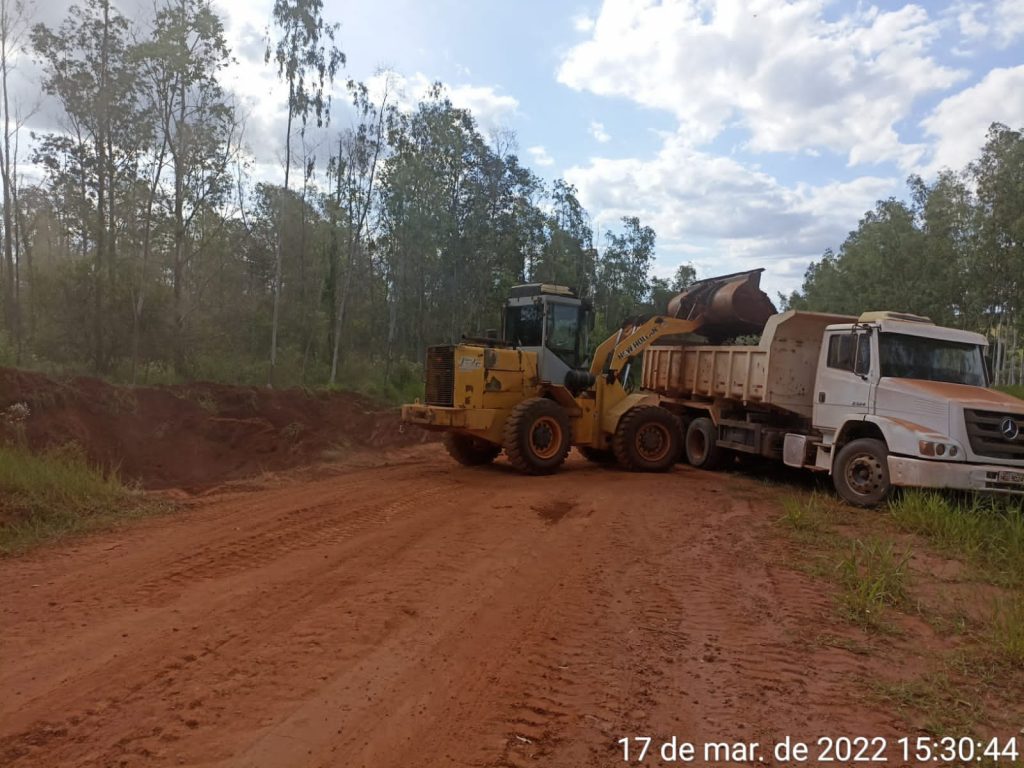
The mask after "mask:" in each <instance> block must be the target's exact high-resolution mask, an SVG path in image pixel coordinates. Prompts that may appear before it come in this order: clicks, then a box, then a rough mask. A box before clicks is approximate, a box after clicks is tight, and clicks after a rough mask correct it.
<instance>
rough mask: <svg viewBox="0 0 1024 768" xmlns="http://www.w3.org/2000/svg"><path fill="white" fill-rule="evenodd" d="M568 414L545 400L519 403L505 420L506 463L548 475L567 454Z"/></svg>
mask: <svg viewBox="0 0 1024 768" xmlns="http://www.w3.org/2000/svg"><path fill="white" fill-rule="evenodd" d="M569 438H570V434H569V414H567V413H566V412H565V409H564V408H562V406H560V405H559V404H558V403H556V402H554V401H553V400H548V399H547V398H546V397H531V398H529V399H528V400H523V402H521V403H519V404H518V405H517V406H516V407H515V408H513V409H512V413H511V414H509V417H508V419H507V420H506V421H505V429H504V445H505V453H507V454H508V461H509V464H511V465H512V466H513V467H515V468H516V469H518V470H519V471H520V472H526V473H527V474H530V475H549V474H551V473H552V472H554V471H555V470H557V469H558V468H559V467H560V466H562V463H563V462H564V461H565V457H566V456H568V455H569V446H570V439H569Z"/></svg>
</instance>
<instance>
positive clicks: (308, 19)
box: [0, 0, 695, 402]
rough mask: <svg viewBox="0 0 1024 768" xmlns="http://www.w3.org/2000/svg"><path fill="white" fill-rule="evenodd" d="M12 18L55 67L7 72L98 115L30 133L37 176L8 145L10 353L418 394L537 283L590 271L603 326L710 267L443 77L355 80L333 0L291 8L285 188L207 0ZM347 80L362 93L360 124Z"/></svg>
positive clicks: (1, 115) (1, 315)
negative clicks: (600, 206) (614, 215)
mask: <svg viewBox="0 0 1024 768" xmlns="http://www.w3.org/2000/svg"><path fill="white" fill-rule="evenodd" d="M11 11H12V13H13V12H16V15H17V18H16V19H12V20H10V23H9V25H8V26H6V27H5V29H4V30H0V36H5V37H4V39H3V42H4V43H5V45H6V46H7V48H6V50H7V55H8V56H9V57H10V58H11V60H14V59H18V60H21V59H26V60H27V59H31V58H34V59H35V61H36V63H37V64H38V66H33V67H25V68H18V70H17V72H15V71H14V70H13V69H10V70H8V69H4V70H3V71H0V80H2V82H0V85H2V86H3V87H4V89H5V90H6V88H7V85H8V83H7V79H8V78H18V77H23V76H24V73H26V72H31V73H32V76H34V77H36V78H38V79H37V80H36V81H35V82H33V83H31V85H32V88H33V89H34V90H35V91H41V92H43V93H45V94H46V95H47V96H48V97H49V98H50V99H51V101H52V105H53V107H54V108H55V109H56V111H57V112H56V113H55V120H56V121H57V123H60V124H67V125H74V126H76V130H75V131H72V132H68V131H55V132H51V133H45V132H44V133H41V134H39V135H38V136H37V137H36V138H35V139H34V140H33V141H32V142H30V143H31V153H30V156H29V157H28V158H27V160H28V162H30V163H31V164H32V165H33V166H34V168H35V169H36V172H34V173H14V172H13V169H14V168H16V165H15V164H12V162H11V161H12V159H13V158H6V157H5V155H4V153H5V152H6V151H7V150H6V149H5V148H4V147H3V146H0V175H2V177H3V178H0V182H2V184H3V187H4V189H5V192H6V191H8V190H9V191H10V192H11V194H10V195H7V194H6V193H5V195H4V198H3V201H2V202H3V221H2V222H0V223H2V225H3V226H0V248H2V252H3V253H4V254H6V256H5V257H4V258H2V259H0V261H2V262H3V265H2V266H0V362H2V363H3V364H6V365H16V366H21V367H27V368H35V369H38V370H41V371H44V372H46V373H50V374H67V373H74V374H90V375H95V376H101V377H105V378H109V379H111V380H114V381H119V382H130V383H132V384H135V383H141V384H167V383H178V382H183V381H189V380H196V379H204V380H212V381H220V382H226V383H238V384H267V383H272V384H273V385H274V386H310V387H316V386H330V387H345V388H348V389H355V390H358V391H361V392H364V393H367V394H370V395H374V396H376V397H379V398H383V399H385V400H388V401H390V402H396V401H399V400H408V399H410V398H413V397H416V396H417V395H419V394H421V391H420V382H419V378H420V376H419V370H418V368H419V366H420V364H421V363H422V360H423V354H424V350H425V347H426V346H427V345H429V344H441V343H452V342H455V341H458V340H459V338H460V337H461V336H462V334H463V333H470V334H480V333H482V332H483V331H485V330H488V329H496V328H498V327H499V326H500V307H501V305H502V302H503V299H504V298H505V296H506V295H507V293H508V289H509V287H510V286H512V285H514V284H516V283H521V282H526V281H543V282H554V283H562V284H566V285H570V286H573V287H575V288H576V289H577V290H578V291H580V293H581V294H582V295H584V296H586V297H587V298H589V299H591V300H592V302H593V305H594V307H595V309H596V323H597V327H596V329H595V333H594V334H593V335H594V338H595V339H599V338H602V337H603V335H607V333H608V332H609V329H611V328H615V327H618V325H619V323H621V321H622V320H623V319H624V318H625V317H626V316H629V315H635V314H638V313H642V312H645V311H650V308H651V305H652V303H660V304H664V303H665V302H666V301H667V299H668V297H669V296H670V295H671V294H672V293H673V292H675V291H677V290H678V289H679V288H680V287H682V286H683V285H685V284H688V283H689V282H691V281H692V280H693V279H694V278H695V273H694V270H693V268H692V267H690V266H688V265H684V266H682V267H680V269H679V270H678V271H677V273H676V275H675V276H674V278H673V279H671V280H667V279H662V278H656V277H653V276H652V275H651V274H650V271H651V264H652V261H653V258H654V251H655V244H656V236H655V232H654V230H652V229H651V228H650V227H649V226H645V225H643V224H642V223H641V222H640V221H639V220H638V219H637V218H635V217H626V218H623V219H622V220H621V221H620V222H619V223H618V224H616V225H614V226H613V227H612V228H611V229H610V230H609V231H606V232H603V233H602V232H595V230H594V227H593V224H592V222H591V220H590V218H589V216H588V214H587V212H586V210H584V208H583V206H582V205H581V204H580V201H579V199H578V197H577V191H576V189H575V188H574V187H573V186H572V185H570V184H568V183H567V182H565V181H564V180H561V179H555V180H552V181H550V182H548V181H546V180H544V179H542V178H540V177H539V176H538V175H536V174H535V173H533V172H532V171H531V170H530V169H529V168H527V167H525V166H524V165H523V164H522V163H521V161H520V157H519V155H518V151H517V149H516V140H515V137H514V136H513V135H512V134H511V133H509V132H507V131H503V132H501V133H497V134H494V135H493V136H491V135H487V132H486V131H485V130H484V129H482V128H481V126H480V125H479V124H478V123H477V121H476V119H475V118H474V116H473V114H472V113H471V112H470V111H468V110H466V109H463V108H459V107H456V106H455V105H454V104H453V103H452V101H451V99H450V98H449V96H448V95H447V93H446V92H445V90H444V88H443V87H442V86H440V85H436V86H434V87H432V88H431V89H429V91H428V92H427V93H426V94H424V95H423V97H422V99H421V100H420V101H419V103H416V104H413V105H408V104H406V103H405V97H404V95H403V96H402V98H401V99H400V98H398V94H399V92H400V91H402V84H401V83H400V82H399V81H398V78H397V77H396V76H395V75H393V74H391V73H387V72H383V73H380V74H379V75H377V76H375V77H374V84H373V85H374V87H373V88H371V87H370V86H369V85H368V84H366V83H361V82H358V81H355V80H349V79H347V78H345V77H344V67H345V66H346V58H345V55H344V53H343V52H342V51H341V50H339V49H338V47H337V46H336V41H335V38H336V32H337V31H338V30H339V26H338V24H337V23H335V21H334V20H332V19H329V18H325V17H324V12H325V8H324V6H323V3H322V2H319V0H279V2H276V3H275V4H274V7H273V9H272V14H271V24H270V27H269V28H268V30H267V36H266V43H267V49H266V64H267V67H268V68H270V69H271V70H272V71H274V72H276V73H277V75H278V76H279V77H280V78H281V80H282V81H283V85H284V87H283V88H282V91H283V92H286V93H287V94H288V96H287V101H286V102H284V101H283V102H282V103H281V104H280V107H281V111H282V113H283V114H285V115H286V123H287V127H286V128H285V126H282V130H281V133H280V139H281V143H282V144H283V145H284V146H285V148H286V149H285V151H284V152H282V153H278V154H281V155H282V156H283V157H286V158H288V162H285V163H284V164H283V166H284V168H283V170H284V178H283V179H282V181H283V182H284V183H283V184H278V183H276V181H277V180H275V183H269V182H268V181H266V180H265V179H260V178H254V177H253V176H252V175H251V171H253V170H254V169H259V168H260V167H261V163H259V162H256V160H255V157H254V156H253V153H252V151H251V149H250V148H248V147H247V146H245V144H244V135H245V131H244V130H243V128H244V126H243V123H244V117H243V115H242V114H241V112H240V111H239V110H238V109H237V106H236V105H235V104H234V101H233V100H232V98H231V97H230V93H229V92H228V91H227V90H226V89H225V88H224V87H223V85H222V81H223V75H224V72H225V69H226V68H227V67H228V66H229V64H230V62H231V61H232V52H231V51H230V50H229V49H228V46H227V43H226V37H225V31H224V25H223V20H222V19H221V18H220V15H219V13H218V11H217V9H216V7H215V5H214V4H212V3H211V2H210V0H174V1H173V2H169V1H168V0H159V2H157V3H156V4H155V6H154V7H153V10H152V13H151V14H149V15H148V16H147V15H145V14H144V15H143V16H140V17H138V18H128V17H126V16H125V15H123V14H122V13H120V12H119V11H118V9H117V8H116V7H115V5H114V4H112V3H110V2H109V0H82V2H80V3H77V4H75V5H74V6H72V7H70V8H69V9H68V11H67V13H66V15H65V16H64V17H63V19H58V20H57V21H56V23H54V21H53V20H51V19H47V21H46V22H45V23H38V24H32V21H33V19H31V18H29V14H30V11H31V4H24V6H23V5H22V4H16V7H15V8H12V9H11ZM12 29H15V30H24V29H29V30H30V33H28V34H19V35H15V34H13V33H12V32H11V30H12ZM5 30H6V31H5ZM338 39H339V40H340V37H339V38H338ZM11 85H12V87H13V85H14V84H13V82H12V83H11ZM332 94H334V95H335V97H337V95H338V94H345V96H346V97H347V99H348V100H349V101H350V102H351V105H350V106H349V108H348V109H345V110H343V112H344V114H346V115H349V118H347V119H346V121H345V123H346V124H345V125H344V126H342V127H340V128H336V127H334V126H332V125H330V116H331V114H332V111H333V112H337V108H336V105H335V107H334V108H333V109H332V105H331V96H332ZM400 102H401V108H400V106H399V104H400ZM0 122H2V123H3V125H4V127H5V128H6V129H7V131H6V132H7V135H8V137H9V138H10V142H9V144H10V145H11V146H13V147H18V146H19V135H20V131H21V127H22V126H21V122H20V119H19V118H18V116H17V114H15V112H13V111H11V112H8V111H7V109H6V107H4V105H3V104H0ZM27 143H29V142H27V140H26V139H25V137H24V136H21V143H20V146H22V147H24V146H26V144H27ZM23 152H24V150H23ZM25 160H26V158H24V157H23V158H22V163H24V162H25ZM599 242H600V243H601V244H602V245H601V247H600V248H599V247H598V245H597V244H598V243H599ZM413 374H414V375H413Z"/></svg>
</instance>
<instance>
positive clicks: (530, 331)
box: [505, 304, 544, 347]
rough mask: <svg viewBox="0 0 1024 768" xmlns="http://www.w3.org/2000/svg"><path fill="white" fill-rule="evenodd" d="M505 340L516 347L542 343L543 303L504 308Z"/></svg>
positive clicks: (533, 345)
mask: <svg viewBox="0 0 1024 768" xmlns="http://www.w3.org/2000/svg"><path fill="white" fill-rule="evenodd" d="M505 340H506V341H510V342H512V343H513V344H515V345H516V346H517V347H539V346H541V344H543V343H544V305H543V304H527V305H525V306H519V307H507V308H506V309H505Z"/></svg>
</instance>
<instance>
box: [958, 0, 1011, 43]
mask: <svg viewBox="0 0 1024 768" xmlns="http://www.w3.org/2000/svg"><path fill="white" fill-rule="evenodd" d="M949 12H950V13H951V14H952V15H955V17H956V22H957V26H958V27H959V29H960V34H961V35H962V36H963V37H964V38H965V39H966V40H967V41H968V42H970V43H976V44H979V45H983V46H992V47H995V48H999V49H1003V48H1008V47H1010V45H1012V44H1013V43H1014V42H1016V40H1017V39H1018V38H1022V37H1024V0H990V1H989V2H984V3H979V2H963V1H961V2H956V3H953V5H952V6H950V9H949Z"/></svg>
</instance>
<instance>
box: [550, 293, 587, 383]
mask: <svg viewBox="0 0 1024 768" xmlns="http://www.w3.org/2000/svg"><path fill="white" fill-rule="evenodd" d="M547 325H548V327H547V342H546V344H547V348H548V349H550V350H551V351H552V352H554V353H555V354H556V355H557V356H558V357H559V358H560V359H561V361H562V362H563V363H565V364H566V365H568V366H569V367H570V368H577V367H579V363H580V308H579V306H578V305H575V304H555V303H551V304H548V323H547Z"/></svg>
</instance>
